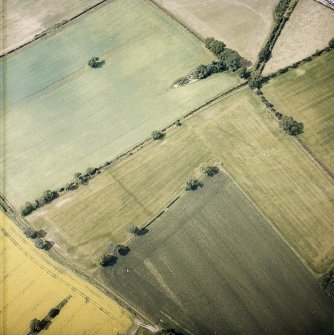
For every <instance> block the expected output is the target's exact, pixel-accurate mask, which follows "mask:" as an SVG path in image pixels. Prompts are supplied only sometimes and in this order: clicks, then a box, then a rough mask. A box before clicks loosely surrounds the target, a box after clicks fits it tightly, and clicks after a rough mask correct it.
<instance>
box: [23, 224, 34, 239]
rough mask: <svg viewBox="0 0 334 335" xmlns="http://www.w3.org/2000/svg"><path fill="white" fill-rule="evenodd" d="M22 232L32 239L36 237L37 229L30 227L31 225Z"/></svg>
mask: <svg viewBox="0 0 334 335" xmlns="http://www.w3.org/2000/svg"><path fill="white" fill-rule="evenodd" d="M24 234H25V236H27V237H28V238H32V239H33V238H36V237H37V231H36V230H34V229H32V228H31V227H28V228H26V229H24Z"/></svg>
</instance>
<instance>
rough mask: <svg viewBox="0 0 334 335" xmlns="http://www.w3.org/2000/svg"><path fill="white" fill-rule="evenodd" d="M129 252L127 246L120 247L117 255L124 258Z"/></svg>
mask: <svg viewBox="0 0 334 335" xmlns="http://www.w3.org/2000/svg"><path fill="white" fill-rule="evenodd" d="M130 251H131V250H130V248H129V247H127V246H122V248H119V249H118V254H119V255H120V256H126V255H127V254H128V253H129V252H130Z"/></svg>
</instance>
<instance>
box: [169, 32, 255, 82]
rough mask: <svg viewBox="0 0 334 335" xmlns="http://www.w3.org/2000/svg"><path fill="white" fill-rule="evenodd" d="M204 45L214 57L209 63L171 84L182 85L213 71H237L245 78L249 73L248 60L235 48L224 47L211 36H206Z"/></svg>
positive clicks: (207, 75)
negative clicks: (215, 58)
mask: <svg viewBox="0 0 334 335" xmlns="http://www.w3.org/2000/svg"><path fill="white" fill-rule="evenodd" d="M204 43H205V46H206V48H207V49H209V50H210V51H211V52H212V53H213V54H214V55H215V56H216V57H217V60H214V61H213V62H212V63H211V64H206V65H204V64H201V65H199V66H198V67H197V68H196V70H195V71H193V72H192V73H191V74H190V75H188V76H186V77H182V78H179V79H178V80H176V81H175V82H174V83H173V86H184V85H186V84H189V83H190V82H191V81H192V80H199V79H205V78H207V77H209V76H211V75H212V74H214V73H220V72H227V71H230V72H237V73H238V75H239V76H240V77H241V78H247V77H248V75H249V73H248V71H247V67H246V64H247V63H248V61H247V60H246V59H244V58H243V57H241V56H240V55H239V53H238V52H237V51H235V50H232V49H229V48H227V47H226V45H225V43H224V42H222V41H218V40H216V39H215V38H213V37H208V38H206V39H205V41H204Z"/></svg>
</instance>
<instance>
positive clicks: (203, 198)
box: [101, 172, 334, 335]
mask: <svg viewBox="0 0 334 335" xmlns="http://www.w3.org/2000/svg"><path fill="white" fill-rule="evenodd" d="M149 230H150V231H149V233H148V234H147V235H145V236H142V237H137V238H135V239H134V240H132V241H131V243H130V248H131V254H130V255H129V256H128V257H125V258H122V259H120V261H119V263H118V264H117V265H116V267H115V268H110V269H106V270H103V271H102V273H101V277H102V278H103V279H104V281H105V282H106V283H107V284H108V285H109V286H110V287H112V288H113V289H114V290H117V291H118V292H120V293H121V295H122V296H123V297H124V298H125V299H126V300H128V301H131V303H133V304H134V305H135V306H136V307H137V308H139V309H140V310H142V311H144V312H145V313H147V314H148V315H151V316H153V317H154V319H155V321H156V322H159V321H160V322H161V324H163V325H164V326H165V327H166V325H171V326H173V327H177V326H179V327H180V328H181V329H185V330H188V331H189V332H191V333H192V334H196V335H202V334H263V335H266V334H268V335H272V334H275V335H279V334H282V335H286V334H303V335H307V334H310V335H311V334H312V335H314V334H318V335H320V334H326V335H329V334H330V333H331V331H332V330H333V325H334V316H333V305H332V304H331V301H330V299H329V297H328V296H327V295H326V294H325V292H324V291H322V290H321V288H320V286H319V284H318V282H317V281H316V280H315V279H314V278H313V277H312V276H311V274H310V273H309V272H308V271H307V270H306V268H305V267H304V266H303V265H302V264H301V263H300V261H299V260H298V258H297V257H296V256H295V255H294V254H293V253H292V252H291V250H290V249H289V247H288V246H287V245H286V244H285V243H284V242H283V241H282V240H281V239H280V237H279V236H278V235H277V234H276V233H275V231H274V230H273V229H272V228H271V227H270V226H269V225H268V223H267V222H266V220H265V219H264V218H263V217H262V216H261V214H260V213H259V212H258V211H257V209H256V208H255V207H254V206H253V205H252V204H251V203H250V202H249V200H248V199H247V198H246V197H245V196H244V194H243V193H242V192H241V191H240V189H239V188H238V187H237V186H236V184H234V183H233V182H232V181H231V179H230V178H228V177H227V176H226V175H225V174H223V172H221V173H220V175H218V176H216V177H212V178H211V179H210V180H209V179H208V178H207V179H205V180H204V187H203V189H200V190H198V191H196V192H189V193H187V194H186V195H185V196H184V197H182V198H181V199H180V200H179V201H178V202H177V203H176V204H174V205H173V206H172V207H171V208H170V209H169V210H168V211H167V212H166V214H165V215H163V216H162V217H161V218H159V219H158V221H156V222H155V223H154V224H152V226H150V227H149Z"/></svg>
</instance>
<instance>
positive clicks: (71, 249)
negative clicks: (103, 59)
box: [27, 89, 334, 272]
mask: <svg viewBox="0 0 334 335" xmlns="http://www.w3.org/2000/svg"><path fill="white" fill-rule="evenodd" d="M211 162H222V163H223V165H224V167H225V168H226V169H227V170H228V171H229V173H230V174H231V175H232V176H233V177H234V178H235V179H236V181H237V182H238V184H240V186H241V187H242V188H243V189H244V190H245V191H246V192H247V194H248V195H249V196H250V197H251V198H252V199H253V200H254V202H255V203H256V204H257V205H258V206H259V207H260V209H261V210H262V211H263V212H264V213H265V215H266V216H267V217H268V218H269V220H270V221H271V222H272V223H273V224H274V225H275V226H276V227H277V228H278V230H279V231H280V232H281V233H282V235H283V236H284V237H285V238H286V239H287V241H288V242H289V243H290V244H291V245H292V247H293V248H294V249H295V250H296V251H297V252H298V253H299V254H300V255H301V256H302V257H303V258H304V259H305V261H306V262H307V264H308V265H309V266H311V267H312V269H313V270H314V271H316V272H325V271H326V270H327V269H328V267H329V266H330V265H331V264H332V263H333V260H334V229H333V224H332V219H333V210H334V207H333V199H334V187H333V184H332V183H331V182H330V181H329V180H328V179H327V177H326V176H325V175H324V174H323V173H322V172H321V170H320V169H319V168H318V167H317V166H316V165H315V164H314V162H313V161H312V160H311V159H309V158H308V157H307V156H306V155H305V153H304V152H303V151H302V150H301V149H300V148H299V146H298V145H297V144H296V143H295V141H294V140H293V139H292V138H291V137H290V136H288V135H286V134H285V133H284V132H283V131H282V130H281V129H279V127H278V125H277V123H276V121H275V120H274V118H273V116H272V115H271V114H269V113H268V111H267V110H266V108H265V107H264V105H263V104H262V102H261V100H260V99H259V98H258V97H257V96H256V95H254V94H253V93H252V92H251V91H250V90H248V89H243V90H241V91H240V92H237V93H234V94H232V95H230V96H228V97H226V98H224V99H221V100H220V101H219V102H218V103H215V104H213V105H212V106H210V107H207V108H206V109H205V110H204V111H202V112H200V113H198V114H197V115H195V116H194V117H192V118H191V119H188V120H186V121H185V122H183V124H182V126H180V127H176V128H174V129H173V130H171V131H169V132H168V133H167V135H166V137H165V139H163V140H162V141H156V142H154V143H152V144H150V145H149V146H146V147H145V148H143V149H141V150H140V151H138V152H137V153H135V154H133V155H132V156H131V157H129V158H128V159H125V160H123V161H122V162H120V163H119V164H117V165H115V166H113V167H111V168H110V169H108V170H106V171H105V172H104V173H102V174H100V175H99V176H97V177H96V178H94V179H93V180H91V181H90V183H89V184H88V185H86V186H81V187H80V188H79V189H78V190H76V191H73V192H71V193H67V194H66V195H64V196H62V197H60V198H59V199H56V200H55V201H54V202H52V203H51V204H50V205H47V206H44V207H42V208H41V209H39V210H37V211H36V212H34V213H33V214H31V215H30V216H28V217H27V219H28V220H29V221H30V222H31V223H32V224H33V226H34V227H36V228H38V229H45V230H46V231H48V234H49V236H50V238H51V239H52V240H54V241H55V242H56V244H55V250H57V251H58V252H60V253H61V254H62V255H63V256H64V257H67V258H68V259H69V260H70V261H71V262H74V263H76V264H77V265H78V266H83V267H85V268H88V269H89V268H90V267H91V259H92V257H93V256H94V255H97V254H98V253H100V252H101V251H103V250H105V248H106V245H107V243H108V242H114V243H127V242H128V240H129V238H130V236H129V234H128V233H127V228H128V227H129V226H130V225H136V226H140V227H143V226H144V225H146V224H147V223H149V221H150V220H151V219H152V218H153V217H155V216H156V215H157V214H159V213H160V212H161V210H162V209H164V208H165V207H166V206H167V204H168V203H169V202H171V201H172V200H173V199H175V197H176V196H177V195H178V194H180V192H182V190H183V189H184V185H185V180H186V179H187V178H188V177H191V176H199V175H200V169H199V167H200V165H201V164H203V163H211ZM134 176H136V177H135V178H134Z"/></svg>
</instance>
